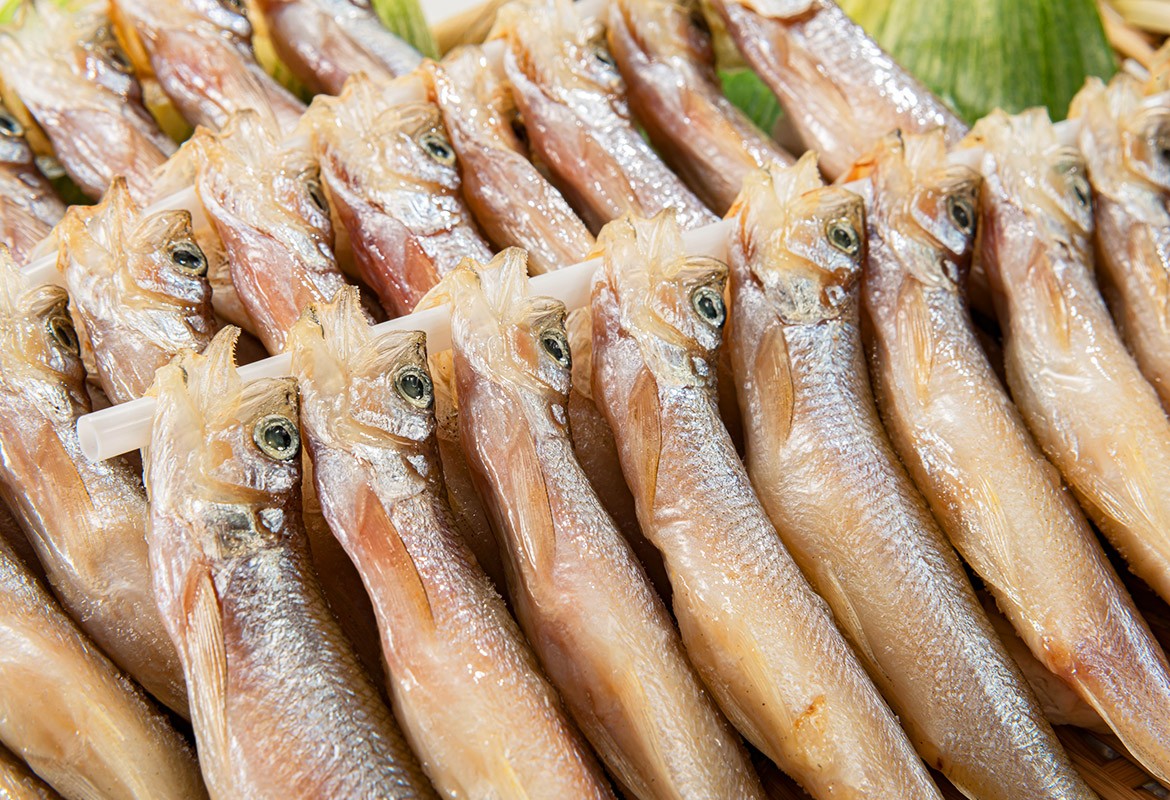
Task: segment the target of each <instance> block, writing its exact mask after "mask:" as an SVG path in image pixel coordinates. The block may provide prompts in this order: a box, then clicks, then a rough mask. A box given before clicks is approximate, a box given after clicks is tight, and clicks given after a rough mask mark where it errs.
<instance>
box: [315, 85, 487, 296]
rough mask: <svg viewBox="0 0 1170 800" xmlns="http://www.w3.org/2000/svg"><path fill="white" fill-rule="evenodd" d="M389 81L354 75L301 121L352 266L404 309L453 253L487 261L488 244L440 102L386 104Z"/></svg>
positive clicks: (446, 268) (451, 264)
mask: <svg viewBox="0 0 1170 800" xmlns="http://www.w3.org/2000/svg"><path fill="white" fill-rule="evenodd" d="M402 80H406V81H416V80H418V78H417V77H415V76H411V77H409V78H406V79H402ZM393 86H394V84H387V83H384V82H378V81H374V80H372V79H370V78H367V77H366V76H364V75H356V76H354V77H353V78H351V79H350V80H349V82H348V83H347V84H346V87H345V90H344V91H342V93H341V95H340V96H339V97H336V98H332V97H318V98H317V99H316V100H314V102H313V106H312V108H311V110H310V112H309V114H308V115H307V116H306V125H307V126H308V129H309V130H311V131H312V136H313V152H314V155H315V156H316V157H317V159H318V161H319V163H320V165H321V179H322V182H323V183H324V185H325V187H326V189H328V191H329V199H330V201H331V202H332V203H333V206H334V210H335V211H336V213H337V216H338V217H339V218H340V220H341V223H342V225H343V226H344V227H345V230H346V233H347V234H348V236H349V241H350V246H351V248H352V250H353V256H354V261H355V263H356V266H357V270H358V273H359V274H360V275H361V277H362V280H364V281H365V282H366V283H367V284H368V285H369V286H370V287H371V288H373V290H374V291H375V292H376V293H377V295H378V298H379V300H380V301H381V303H382V307H383V308H385V309H386V311H387V313H389V314H392V315H402V314H409V313H410V312H411V311H413V310H414V307H415V306H416V305H417V304H418V301H419V300H421V299H422V297H423V295H424V294H426V293H427V291H428V290H430V288H431V287H432V286H434V285H435V284H436V283H437V282H438V281H439V279H440V278H441V277H442V276H443V275H446V274H447V273H448V272H450V271H451V270H453V269H455V267H456V266H458V265H459V262H460V260H461V259H463V258H465V257H466V258H477V259H483V260H486V259H488V258H490V257H491V248H490V247H489V246H488V244H487V242H485V241H484V240H483V237H481V236H480V234H479V231H478V230H477V229H476V227H475V222H474V220H473V219H472V217H471V212H470V211H469V210H468V208H467V206H466V205H465V204H464V202H463V199H462V197H461V196H460V194H459V188H460V180H459V169H458V167H457V165H456V156H455V150H454V148H452V146H451V143H450V141H448V139H447V135H446V133H445V132H444V130H443V121H442V118H441V115H440V113H439V109H438V108H436V107H435V106H434V105H433V104H431V103H428V102H415V103H405V104H396V105H390V104H389V103H388V102H387V99H386V97H387V93H388V92H392V91H393V89H392V87H393Z"/></svg>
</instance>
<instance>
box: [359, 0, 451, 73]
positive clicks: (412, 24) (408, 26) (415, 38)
mask: <svg viewBox="0 0 1170 800" xmlns="http://www.w3.org/2000/svg"><path fill="white" fill-rule="evenodd" d="M373 5H374V11H376V12H377V14H378V17H379V18H380V19H381V20H382V24H383V25H385V26H386V27H387V28H389V29H390V32H391V33H393V34H395V35H396V36H400V37H402V38H403V39H405V40H406V42H407V43H408V44H410V45H411V46H412V47H414V49H415V50H418V51H419V52H420V53H422V54H423V55H424V56H426V57H427V58H436V59H437V58H438V57H439V48H438V46H437V45H436V44H435V37H434V35H433V34H432V33H431V26H430V25H428V24H427V18H426V16H424V15H423V10H422V6H421V5H420V4H419V0H373Z"/></svg>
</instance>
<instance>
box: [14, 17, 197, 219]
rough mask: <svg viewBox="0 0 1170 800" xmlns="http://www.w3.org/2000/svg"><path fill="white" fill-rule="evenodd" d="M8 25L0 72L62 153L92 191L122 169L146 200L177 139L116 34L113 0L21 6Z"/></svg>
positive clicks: (136, 193)
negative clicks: (151, 104) (154, 111)
mask: <svg viewBox="0 0 1170 800" xmlns="http://www.w3.org/2000/svg"><path fill="white" fill-rule="evenodd" d="M20 9H21V10H20V13H19V14H18V15H17V19H16V21H15V22H14V23H12V24H10V25H9V26H7V27H6V28H4V29H3V30H0V77H2V78H3V80H4V83H5V85H6V86H7V87H8V89H9V90H10V91H13V92H15V93H16V94H17V96H19V98H20V101H21V102H22V103H23V104H24V106H25V107H26V108H27V109H28V111H29V113H31V114H32V116H33V117H34V118H35V119H36V121H37V123H38V124H39V125H40V127H41V128H42V129H43V130H44V131H45V133H46V134H47V135H48V138H49V141H50V143H51V144H52V146H53V151H54V153H55V154H56V156H57V160H58V161H59V162H60V163H61V166H62V167H63V168H64V169H65V172H66V173H67V174H68V175H69V177H70V178H71V179H72V180H73V182H74V183H76V184H77V185H78V187H80V188H81V190H82V191H83V192H85V193H86V195H88V196H89V197H91V198H93V199H97V198H99V197H101V195H102V193H103V192H105V190H106V188H107V187H108V186H109V185H110V182H111V181H112V180H113V179H114V178H116V177H119V176H120V177H122V178H124V179H125V180H126V184H127V186H128V187H129V188H130V191H131V193H132V194H133V196H134V197H135V199H137V200H138V201H139V202H143V201H144V200H145V199H146V198H148V197H149V196H150V192H151V175H152V173H153V172H154V170H155V169H157V168H158V167H159V166H160V165H161V164H162V163H163V162H164V161H166V159H167V157H168V156H170V154H171V153H173V152H174V151H175V143H174V142H173V141H171V139H170V138H169V137H167V135H166V134H165V133H163V132H162V130H161V129H160V128H159V126H158V123H156V122H155V120H154V118H153V117H151V115H150V112H148V111H147V110H146V107H145V105H144V104H143V99H142V87H141V86H140V85H139V83H138V79H137V78H136V77H135V75H134V73H133V71H132V70H131V67H130V61H129V59H128V58H127V56H126V54H125V53H124V52H123V51H122V49H121V47H120V46H119V45H118V42H117V40H116V39H115V38H114V32H113V28H112V26H111V23H110V18H109V16H108V13H107V4H106V3H105V2H101V1H99V2H86V3H82V4H81V5H79V6H77V7H75V8H71V9H69V10H65V9H62V8H59V7H58V4H56V3H53V2H43V1H38V2H30V3H25V4H24V5H22V6H21V7H20Z"/></svg>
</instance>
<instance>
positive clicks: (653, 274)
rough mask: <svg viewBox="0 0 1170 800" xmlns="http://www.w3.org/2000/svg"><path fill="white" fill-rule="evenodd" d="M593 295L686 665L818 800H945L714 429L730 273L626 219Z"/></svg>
mask: <svg viewBox="0 0 1170 800" xmlns="http://www.w3.org/2000/svg"><path fill="white" fill-rule="evenodd" d="M600 244H601V245H602V247H603V248H604V261H603V266H602V268H601V269H599V271H598V273H597V276H596V277H595V279H594V280H595V282H594V285H593V295H592V304H591V307H592V311H593V353H592V360H593V397H594V399H595V400H596V401H597V403H598V406H599V407H600V408H601V410H602V412H603V413H604V414H605V416H606V418H607V420H608V421H609V423H610V427H611V428H612V429H613V431H614V435H615V437H616V439H617V444H618V449H619V453H620V456H621V465H622V471H623V473H624V474H625V476H626V481H627V483H628V484H629V485H630V489H631V490H632V491H633V493H634V499H635V501H636V503H637V507H638V517H639V519H640V521H641V523H642V530H643V531H644V532H645V534H646V536H647V538H649V539H650V541H652V542H653V543H654V544H655V546H657V547H658V549H659V550H660V551H661V552H662V555H663V559H664V560H665V562H666V569H667V574H668V575H669V576H670V581H671V585H672V587H673V589H674V592H673V603H674V612H675V617H676V618H677V619H678V624H679V629H680V632H681V633H682V639H683V642H684V644H685V645H686V649H687V653H688V655H689V656H690V659H691V661H692V663H694V665H695V667H696V668H697V670H698V672H699V674H700V675H701V676H702V678H703V679H704V681H705V683H706V684H707V686H708V688H709V689H710V691H711V693H712V694H713V695H714V697H715V699H716V700H717V702H718V703H719V705H720V707H721V708H722V709H723V711H724V713H726V714H727V715H728V718H729V719H730V720H731V721H732V723H733V724H735V726H736V727H737V728H738V729H739V730H740V732H741V733H743V734H744V736H746V737H747V739H748V740H749V741H750V742H751V743H752V744H753V745H755V746H756V747H757V748H758V749H760V750H761V751H763V752H764V754H765V755H767V756H768V757H769V758H770V759H772V760H773V761H775V762H776V763H777V764H778V765H779V766H780V767H781V768H782V769H784V771H786V772H787V773H789V774H790V775H792V776H793V777H794V778H796V779H797V780H798V781H799V782H800V783H801V784H802V785H803V786H804V788H805V789H806V790H807V791H808V792H809V793H810V794H811V795H812V796H813V797H817V798H830V797H855V798H875V799H876V798H891V797H898V798H918V797H921V798H938V797H939V796H940V795H939V794H938V789H937V788H935V786H934V784H933V783H932V782H931V780H930V778H929V776H928V775H927V773H926V770H925V769H924V767H923V765H922V762H921V761H920V760H919V759H918V757H917V755H915V753H914V750H913V748H912V747H911V746H910V743H909V742H908V741H907V740H906V736H905V734H904V733H903V732H902V730H901V728H899V727H898V722H897V719H896V718H895V717H894V715H893V714H892V713H891V712H890V710H889V709H888V708H887V707H886V705H885V703H884V702H883V701H882V699H881V696H880V695H879V694H878V691H877V689H876V688H875V687H874V685H873V683H872V682H871V681H870V679H869V677H868V676H867V675H866V674H865V670H864V669H863V667H862V666H861V663H860V662H859V661H858V660H857V657H856V656H855V655H854V654H853V652H852V650H851V649H850V648H849V645H848V643H847V642H846V641H845V639H844V638H843V637H842V635H841V634H840V632H838V630H837V628H836V626H835V625H834V622H833V618H832V616H831V615H830V613H829V610H828V608H827V607H826V606H825V604H824V602H823V601H822V600H821V599H820V598H818V597H817V596H816V595H815V594H814V593H813V591H812V589H811V588H810V587H809V585H808V583H807V582H806V581H805V579H804V578H803V577H802V576H801V574H800V570H799V569H798V568H797V566H796V564H795V563H794V562H793V560H792V557H791V556H790V555H789V554H788V552H787V551H786V550H785V549H784V547H783V546H782V545H781V543H780V539H779V538H778V537H777V535H776V530H775V528H774V527H773V526H772V524H771V522H770V521H769V520H768V517H767V515H766V514H765V513H764V509H763V508H762V507H761V506H760V502H759V500H758V499H757V497H756V494H755V492H754V491H753V489H752V487H751V483H750V481H749V479H748V476H747V473H746V471H745V470H744V468H743V465H742V463H741V462H740V460H739V457H738V455H737V454H736V452H735V449H734V447H733V445H732V442H731V437H730V436H729V435H728V433H727V430H726V429H725V428H724V427H723V424H722V422H721V421H720V418H719V411H718V406H717V400H716V394H715V387H714V385H713V377H714V371H715V353H716V350H717V349H718V347H719V344H720V339H721V326H722V323H723V321H724V318H725V316H726V310H725V307H724V304H723V301H722V296H723V289H724V283H725V281H726V278H727V267H726V265H724V264H722V263H721V262H717V261H713V260H711V259H706V258H691V257H688V256H687V255H686V253H685V250H684V249H683V245H682V238H681V232H680V229H679V225H678V224H677V223H676V222H674V221H673V219H671V217H670V215H669V214H668V213H666V214H663V215H661V216H660V217H658V218H657V219H655V220H651V221H644V220H638V219H635V218H629V217H627V218H623V219H621V220H619V221H617V222H614V223H612V224H611V225H610V227H608V228H607V229H606V231H604V232H603V233H602V236H601V237H600Z"/></svg>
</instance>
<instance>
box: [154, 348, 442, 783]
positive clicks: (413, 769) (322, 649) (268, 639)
mask: <svg viewBox="0 0 1170 800" xmlns="http://www.w3.org/2000/svg"><path fill="white" fill-rule="evenodd" d="M238 335H239V331H238V330H237V329H235V328H230V327H229V328H225V329H224V330H223V331H222V332H221V333H220V334H219V335H218V336H217V337H216V338H215V340H213V341H212V343H211V344H210V345H209V346H208V348H207V350H206V352H205V355H202V356H201V355H196V354H195V353H192V352H191V351H187V352H185V353H183V354H181V355H180V356H178V357H177V358H176V359H175V361H174V362H172V363H171V364H169V365H167V366H165V367H163V368H162V369H160V370H159V372H158V378H157V380H156V381H155V384H154V386H153V387H152V392H153V393H154V395H155V397H156V399H157V403H158V406H157V411H156V412H155V417H154V423H153V429H152V434H151V444H150V449H149V451H148V453H147V455H146V458H145V461H146V464H145V472H146V477H147V482H148V485H149V492H150V527H149V530H148V534H147V540H148V542H149V546H150V558H151V565H152V567H153V568H154V588H155V594H156V596H157V598H158V601H159V606H160V608H161V609H162V612H163V618H164V620H165V622H166V625H167V629H168V631H169V632H170V635H171V638H172V640H173V641H174V643H175V646H176V647H177V648H178V650H179V654H180V656H181V659H182V662H183V669H184V672H185V673H186V676H187V685H188V693H189V696H190V699H191V719H192V724H193V726H194V728H195V737H196V742H197V745H198V748H199V759H200V764H201V766H202V769H203V775H204V778H205V779H206V781H207V786H208V789H209V791H210V793H211V795H212V797H213V798H237V797H290V798H312V797H387V798H416V797H429V796H431V795H430V792H429V790H428V789H427V787H426V785H425V781H423V780H421V778H420V776H419V774H418V767H417V765H416V764H415V763H414V761H413V756H411V754H410V752H409V750H408V748H407V747H406V744H405V742H404V741H403V739H402V735H401V733H400V732H399V731H398V729H397V727H396V725H395V724H394V721H393V717H392V716H391V714H390V710H389V709H388V708H387V707H386V706H385V704H384V703H383V701H382V699H381V697H380V696H379V694H378V692H377V689H376V688H375V686H374V685H373V683H372V682H371V681H370V679H369V676H367V675H366V674H365V672H364V671H363V670H362V668H361V666H360V665H359V663H358V660H357V657H356V655H354V653H353V648H352V645H351V644H350V643H349V642H348V641H347V640H345V638H344V637H343V636H342V634H341V630H340V629H339V627H338V625H337V621H336V620H335V619H334V618H333V616H332V614H331V613H330V611H329V607H328V606H327V605H326V603H325V600H324V598H323V597H322V595H321V590H320V587H319V585H318V584H317V579H316V576H315V575H314V574H313V571H312V567H311V565H310V560H309V554H308V546H307V541H306V538H305V531H304V527H303V525H302V521H301V497H300V486H301V449H300V437H299V434H298V432H297V430H298V428H297V425H298V414H297V390H296V382H295V381H294V380H293V379H292V378H270V379H265V380H260V381H255V382H253V383H250V384H244V383H243V381H242V380H241V378H240V377H239V373H238V372H237V371H236V367H235V364H234V363H233V359H234V348H235V342H236V338H237V336H238Z"/></svg>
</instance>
